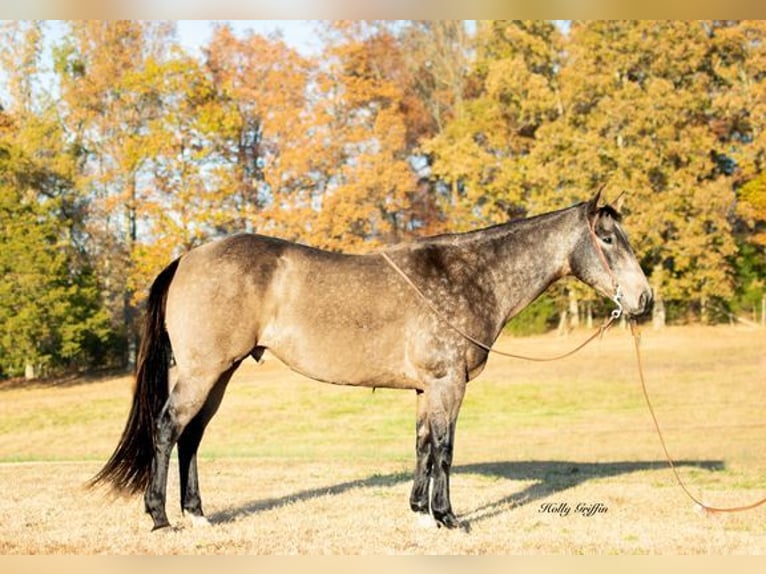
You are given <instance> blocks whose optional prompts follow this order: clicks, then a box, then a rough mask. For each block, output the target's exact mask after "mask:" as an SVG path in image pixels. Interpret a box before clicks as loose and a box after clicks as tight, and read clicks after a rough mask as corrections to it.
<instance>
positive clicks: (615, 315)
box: [612, 285, 623, 320]
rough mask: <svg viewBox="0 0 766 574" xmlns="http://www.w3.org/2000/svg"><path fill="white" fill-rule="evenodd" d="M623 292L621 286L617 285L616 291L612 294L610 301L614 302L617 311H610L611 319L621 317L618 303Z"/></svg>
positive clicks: (620, 308) (620, 307) (620, 305)
mask: <svg viewBox="0 0 766 574" xmlns="http://www.w3.org/2000/svg"><path fill="white" fill-rule="evenodd" d="M622 297H623V292H622V286H621V285H617V291H616V293H615V294H614V297H612V301H614V304H615V305H617V309H613V310H612V319H615V320H616V319H619V318H620V316H621V315H622V303H620V301H621V300H622Z"/></svg>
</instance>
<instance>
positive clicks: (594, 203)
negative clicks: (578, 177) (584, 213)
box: [588, 185, 604, 217]
mask: <svg viewBox="0 0 766 574" xmlns="http://www.w3.org/2000/svg"><path fill="white" fill-rule="evenodd" d="M602 191H604V186H603V185H602V186H601V187H599V188H598V191H597V192H596V193H595V195H594V196H593V197H591V198H590V200H588V215H589V216H591V217H593V216H595V215H596V214H597V213H598V209H599V205H598V204H599V202H600V201H601V192H602Z"/></svg>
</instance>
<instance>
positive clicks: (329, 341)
mask: <svg viewBox="0 0 766 574" xmlns="http://www.w3.org/2000/svg"><path fill="white" fill-rule="evenodd" d="M372 339H373V340H370V338H369V337H367V339H365V338H364V337H363V336H362V335H361V334H360V335H359V336H358V337H337V336H334V335H333V333H332V332H327V333H326V334H324V335H323V336H322V337H310V336H308V335H307V334H305V333H304V335H303V337H301V338H299V339H298V338H296V339H292V338H289V337H286V338H280V340H278V341H273V342H270V343H269V342H266V344H265V345H264V346H265V347H266V348H268V349H269V352H270V353H271V354H273V355H274V356H276V357H277V358H278V359H279V360H281V361H282V362H283V363H285V364H286V365H287V366H288V367H290V368H291V369H293V370H294V371H296V372H298V373H300V374H302V375H305V376H307V377H310V378H312V379H316V380H318V381H322V382H326V383H333V384H338V385H351V386H361V387H379V388H394V389H418V388H420V383H419V381H418V380H417V378H416V377H415V376H414V373H413V372H410V370H409V369H408V368H407V364H406V360H405V357H404V356H403V353H402V352H401V351H400V350H399V348H397V347H400V346H399V345H397V346H391V345H387V344H386V343H385V342H384V341H381V340H374V339H375V338H374V337H373V338H372ZM401 348H403V345H402V346H401Z"/></svg>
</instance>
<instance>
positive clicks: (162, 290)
mask: <svg viewBox="0 0 766 574" xmlns="http://www.w3.org/2000/svg"><path fill="white" fill-rule="evenodd" d="M178 261H179V260H178V259H176V260H175V261H173V262H172V263H171V264H170V265H168V266H167V267H166V268H165V269H164V270H163V271H162V272H161V273H160V274H159V275H158V276H157V278H156V279H155V280H154V283H153V284H152V287H151V289H150V291H149V300H148V302H147V307H146V316H145V319H144V332H143V335H142V337H141V347H140V349H139V352H138V363H137V367H136V387H135V392H134V394H133V405H132V407H131V409H130V415H129V416H128V422H127V423H126V424H125V430H123V431H122V436H121V437H120V442H119V443H117V448H116V449H115V451H114V453H113V454H112V456H111V458H110V459H109V460H108V461H107V463H106V464H105V465H104V468H102V469H101V470H100V471H99V473H98V474H97V475H96V476H94V477H93V478H92V479H91V480H90V482H89V485H90V486H95V485H96V484H98V483H100V482H109V483H111V485H112V487H113V488H114V489H115V490H117V491H121V492H126V493H130V494H135V493H137V492H141V491H143V490H144V489H145V488H146V485H147V484H148V483H149V477H150V471H151V466H152V459H153V458H154V431H155V425H156V421H157V418H158V417H159V415H160V412H161V411H162V409H163V408H164V406H165V403H166V402H167V400H168V393H169V391H168V369H169V367H170V356H171V349H170V340H169V339H168V333H167V331H166V330H165V302H166V299H167V293H168V287H170V282H171V281H172V280H173V276H174V275H175V273H176V269H177V268H178Z"/></svg>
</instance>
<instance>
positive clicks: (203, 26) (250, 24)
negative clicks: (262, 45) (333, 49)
mask: <svg viewBox="0 0 766 574" xmlns="http://www.w3.org/2000/svg"><path fill="white" fill-rule="evenodd" d="M216 23H227V24H229V25H230V26H231V28H232V30H234V33H235V35H236V36H237V37H242V36H243V35H244V34H245V33H246V32H247V31H248V30H252V31H253V32H256V33H258V34H261V35H264V36H267V35H269V34H271V33H274V32H279V33H280V34H281V36H282V38H283V39H284V41H285V43H286V44H287V45H288V46H290V47H292V48H294V49H295V50H297V51H298V52H299V53H300V54H301V55H303V56H312V55H317V54H318V53H319V52H320V51H321V43H320V41H319V39H318V38H317V34H316V31H315V30H314V27H315V25H316V23H315V22H314V21H311V20H178V21H177V22H176V30H177V35H178V41H179V43H180V44H181V45H182V46H183V47H184V48H185V49H186V50H187V51H189V53H190V54H192V55H196V56H198V55H199V52H198V50H199V49H200V48H201V47H203V46H205V45H207V44H208V43H209V41H210V39H211V38H212V33H213V28H214V26H215V24H216Z"/></svg>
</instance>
